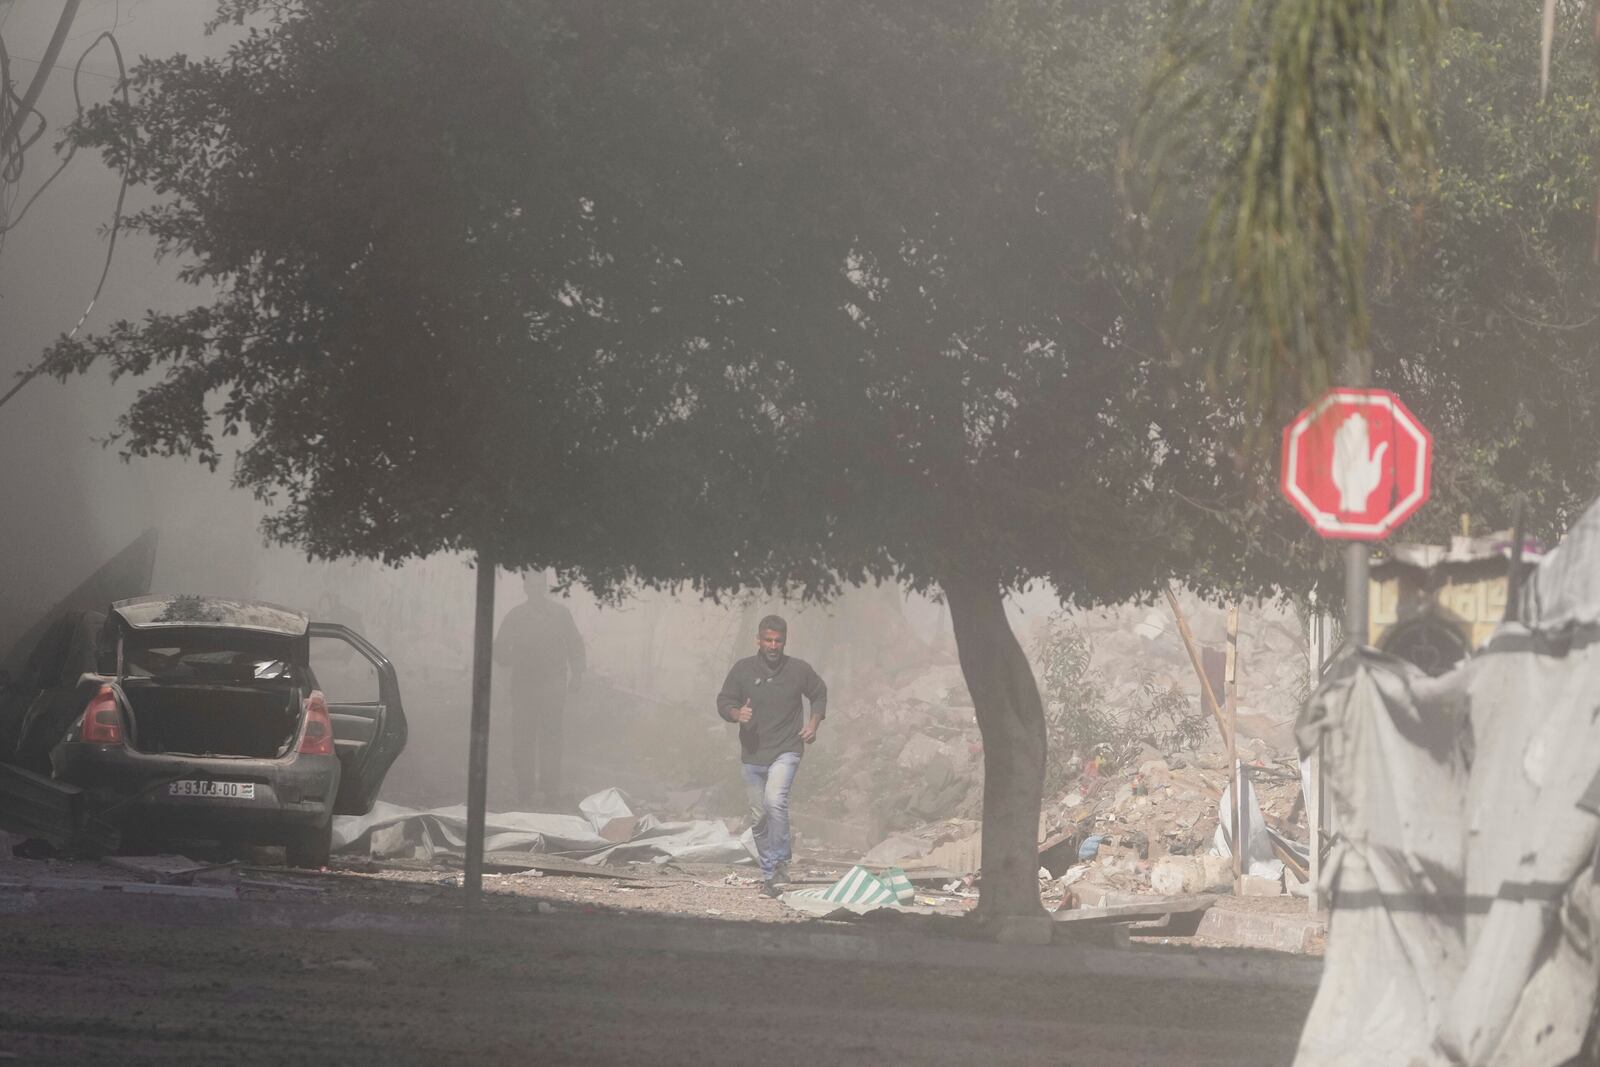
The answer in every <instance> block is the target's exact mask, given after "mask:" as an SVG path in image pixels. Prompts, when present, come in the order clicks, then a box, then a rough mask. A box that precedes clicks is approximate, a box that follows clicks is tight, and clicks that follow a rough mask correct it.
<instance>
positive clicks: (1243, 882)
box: [1239, 874, 1283, 897]
mask: <svg viewBox="0 0 1600 1067" xmlns="http://www.w3.org/2000/svg"><path fill="white" fill-rule="evenodd" d="M1239 895H1240V896H1242V897H1278V896H1282V895H1283V880H1282V879H1280V878H1262V877H1261V876H1260V875H1256V874H1247V875H1245V876H1244V877H1242V878H1241V879H1239Z"/></svg>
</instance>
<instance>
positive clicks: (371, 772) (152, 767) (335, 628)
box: [0, 596, 406, 867]
mask: <svg viewBox="0 0 1600 1067" xmlns="http://www.w3.org/2000/svg"><path fill="white" fill-rule="evenodd" d="M315 647H324V648H328V649H331V650H332V652H333V653H334V654H333V655H331V656H330V655H324V656H322V657H321V662H328V663H333V664H335V665H336V666H335V668H334V669H337V665H338V664H340V663H344V664H346V665H349V664H352V663H354V664H359V665H360V666H361V668H362V669H363V670H365V671H366V672H367V673H368V674H369V675H370V676H371V677H372V678H373V679H374V680H375V692H374V693H372V694H370V695H371V699H366V700H360V701H349V702H333V701H330V700H329V699H328V698H327V697H326V696H325V695H324V689H323V685H322V684H321V682H320V681H319V679H318V676H317V673H316V671H315V670H314V669H313V649H314V648H315ZM405 739H406V721H405V713H404V710H403V709H402V706H401V702H400V690H399V683H398V681H397V679H396V675H395V670H394V667H393V665H392V664H391V663H390V662H389V660H388V659H387V658H386V657H385V656H384V655H383V653H381V652H380V651H378V649H377V648H375V647H374V646H373V645H372V644H371V643H370V642H368V641H367V640H366V639H365V638H363V637H362V636H361V635H360V634H357V633H356V632H354V631H353V630H351V629H350V628H348V627H346V626H343V625H340V624H337V623H322V622H311V621H310V620H309V619H308V618H307V616H305V615H304V614H302V613H300V612H297V611H294V610H292V609H289V608H284V607H279V606H277V605H275V604H268V603H265V602H262V601H252V600H238V599H226V598H219V597H199V596H143V597H136V598H133V599H129V600H121V601H118V602H116V603H114V604H112V605H111V606H110V609H109V611H107V612H104V613H100V612H92V611H77V612H69V613H67V614H66V615H64V616H62V617H61V618H60V619H58V620H57V621H56V622H55V623H54V624H53V625H52V626H51V627H50V628H49V629H48V630H47V631H46V632H45V633H44V635H43V637H42V638H41V640H40V641H39V643H38V644H37V646H36V647H35V648H34V650H33V652H32V654H30V656H29V658H28V660H27V663H26V666H25V667H24V669H23V671H22V675H21V677H19V678H17V679H15V680H13V681H12V682H11V683H10V685H9V687H8V689H7V690H6V693H5V696H4V698H3V699H0V758H5V759H7V760H8V761H9V762H10V763H11V764H13V765H14V766H15V767H18V768H20V769H21V770H20V771H19V772H16V773H14V774H13V775H12V776H11V778H10V779H9V780H10V781H11V782H13V783H18V784H17V785H16V787H15V789H13V790H0V792H10V793H11V796H10V797H9V798H7V797H4V796H0V800H5V799H10V800H12V801H14V802H16V803H19V804H20V803H29V802H31V800H30V798H29V796H28V794H29V791H30V790H31V791H32V792H33V793H35V794H36V793H38V792H39V791H40V790H41V788H42V787H43V786H44V783H43V782H42V780H41V779H42V777H48V779H49V780H50V782H52V783H56V784H58V785H59V787H60V788H62V789H71V790H76V791H79V792H80V793H81V794H82V795H83V796H84V797H86V798H87V803H86V805H85V809H86V811H87V812H88V813H89V815H92V817H93V818H94V819H96V820H98V821H100V822H101V823H109V824H112V825H114V826H115V828H116V829H117V830H118V831H119V832H120V836H121V840H122V842H123V847H124V849H128V848H146V847H154V846H155V844H157V843H159V842H165V841H170V840H175V839H181V840H200V839H203V840H211V841H219V842H224V843H227V844H267V845H282V846H284V848H285V850H286V852H287V855H288V860H289V862H290V863H291V864H292V865H295V866H309V867H315V866H322V865H324V864H325V863H326V862H327V859H328V851H329V846H330V842H331V835H332V820H333V816H334V815H336V814H338V815H364V814H366V813H367V812H369V811H370V810H371V809H372V806H373V804H374V802H375V801H376V800H377V796H378V790H379V788H380V787H381V786H382V784H383V779H384V776H385V775H386V774H387V773H388V770H389V768H390V766H391V765H393V763H394V761H395V758H396V757H397V756H399V754H400V752H401V750H402V749H403V748H404V747H405ZM79 817H80V818H82V817H86V816H85V815H84V814H83V813H79Z"/></svg>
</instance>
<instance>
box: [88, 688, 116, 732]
mask: <svg viewBox="0 0 1600 1067" xmlns="http://www.w3.org/2000/svg"><path fill="white" fill-rule="evenodd" d="M83 739H84V740H85V741H87V742H89V743H90V744H95V745H120V744H122V709H121V708H120V707H118V706H117V694H116V691H115V690H114V689H112V688H111V687H110V686H109V685H102V686H101V687H100V692H98V693H96V694H95V695H94V699H93V700H91V701H89V706H88V707H86V708H84V709H83Z"/></svg>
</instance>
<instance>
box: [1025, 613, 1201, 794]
mask: <svg viewBox="0 0 1600 1067" xmlns="http://www.w3.org/2000/svg"><path fill="white" fill-rule="evenodd" d="M1033 661H1034V664H1035V669H1036V670H1037V672H1038V677H1039V694H1040V696H1041V697H1043V698H1044V719H1045V729H1046V732H1047V735H1048V737H1049V745H1050V754H1049V759H1048V762H1047V763H1046V765H1045V789H1046V792H1051V793H1053V792H1056V791H1058V790H1060V789H1061V788H1062V787H1063V786H1064V785H1066V784H1067V782H1068V781H1069V780H1070V779H1071V777H1072V773H1073V766H1074V763H1075V761H1076V762H1080V763H1081V762H1082V761H1083V760H1086V759H1088V758H1089V757H1091V756H1095V755H1098V756H1100V757H1102V758H1103V759H1104V760H1105V761H1106V762H1107V763H1108V764H1109V765H1110V767H1111V768H1113V769H1131V768H1132V766H1133V763H1134V761H1135V760H1137V759H1138V757H1139V754H1140V753H1141V752H1142V751H1143V750H1144V747H1145V746H1146V745H1149V746H1150V747H1151V748H1154V749H1156V750H1157V751H1159V752H1163V753H1173V752H1181V751H1185V750H1192V749H1195V748H1198V747H1199V746H1200V745H1201V744H1202V743H1203V742H1204V741H1205V740H1206V738H1207V737H1208V736H1210V732H1211V729H1212V726H1211V720H1210V718H1209V717H1207V716H1206V715H1205V714H1203V713H1197V712H1195V711H1194V710H1193V709H1192V708H1191V706H1190V702H1189V699H1188V698H1187V697H1185V696H1184V695H1183V694H1182V693H1181V692H1179V691H1177V690H1176V689H1172V688H1168V687H1163V686H1161V685H1158V684H1156V683H1155V682H1154V681H1152V680H1150V679H1146V680H1145V681H1144V682H1142V683H1141V685H1140V692H1139V698H1138V701H1137V703H1135V704H1134V705H1132V706H1131V707H1127V708H1122V709H1117V710H1115V711H1114V710H1112V709H1111V708H1109V707H1107V705H1106V694H1105V681H1104V679H1103V677H1102V676H1101V675H1100V673H1099V672H1098V671H1097V670H1096V669H1095V668H1094V667H1093V666H1092V664H1093V661H1094V645H1093V642H1092V641H1091V640H1090V639H1089V636H1088V635H1087V634H1085V633H1084V632H1083V630H1082V629H1081V628H1080V627H1079V626H1077V625H1076V624H1075V623H1073V622H1072V621H1071V619H1070V617H1069V616H1068V615H1066V614H1065V613H1064V612H1059V611H1058V612H1053V613H1052V614H1051V615H1050V618H1049V619H1048V620H1046V622H1045V625H1044V627H1043V629H1042V630H1041V631H1040V633H1039V636H1038V638H1037V639H1036V641H1035V643H1034V650H1033Z"/></svg>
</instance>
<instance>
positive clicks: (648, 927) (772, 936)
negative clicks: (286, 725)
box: [0, 887, 1322, 988]
mask: <svg viewBox="0 0 1600 1067" xmlns="http://www.w3.org/2000/svg"><path fill="white" fill-rule="evenodd" d="M29 919H39V920H47V921H51V922H61V921H64V920H65V921H73V922H86V923H93V922H107V923H128V922H139V923H145V924H148V925H152V926H162V925H166V926H183V927H204V926H231V927H237V926H248V927H256V928H264V929H281V928H290V929H295V930H330V931H342V930H365V931H376V932H380V933H386V934H394V935H400V936H413V937H448V938H451V939H454V940H461V941H495V942H504V941H507V940H516V941H523V942H527V943H528V944H529V945H530V947H537V948H547V949H553V950H563V949H571V950H576V951H583V952H607V953H622V954H628V955H635V954H639V953H644V952H665V953H686V954H697V955H738V956H772V957H779V958H797V959H818V960H840V961H850V962H857V963H869V964H884V965H890V966H906V967H937V968H941V969H949V968H959V969H976V970H996V971H1007V972H1011V973H1025V974H1061V975H1075V976H1080V977H1081V976H1084V975H1098V976H1106V977H1126V978H1142V979H1151V980H1176V981H1185V980H1204V981H1224V982H1238V983H1245V984H1257V985H1292V986H1301V987H1307V988H1314V987H1315V986H1316V985H1317V983H1318V982H1319V981H1320V980H1321V976H1322V961H1321V960H1320V959H1307V958H1304V957H1291V956H1263V955H1259V954H1257V953H1254V952H1251V951H1250V950H1233V949H1198V948H1189V947H1183V948H1179V947H1157V946H1148V947H1144V946H1141V947H1138V948H1125V949H1116V948H1099V947H1093V946H1086V945H1075V944H1071V943H1067V944H1053V945H1001V944H995V943H993V942H989V941H975V940H966V939H956V938H948V937H937V936H928V935H927V934H922V933H915V932H910V931H899V930H891V929H884V928H876V929H862V928H859V927H838V926H832V925H829V926H823V925H822V924H820V923H818V924H811V923H793V924H776V923H758V922H730V921H726V920H719V919H696V918H688V917H685V918H670V917H661V918H658V917H654V916H641V915H637V914H630V913H619V914H615V915H598V916H597V915H586V914H574V913H570V912H568V913H563V912H560V911H557V912H555V913H553V914H547V915H539V916H508V915H482V914H480V915H466V914H463V913H444V912H440V911H408V912H385V911H366V910H358V909H353V908H340V907H336V906H329V905H326V904H319V903H315V902H307V903H290V902H279V901H245V900H221V899H214V898H170V897H161V896H150V895H131V896H130V895H124V894H122V893H112V892H92V891H91V892H85V891H81V890H76V891H75V890H66V889H12V888H10V887H7V888H6V889H5V890H4V891H0V924H4V923H6V922H17V921H27V920H29Z"/></svg>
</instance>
